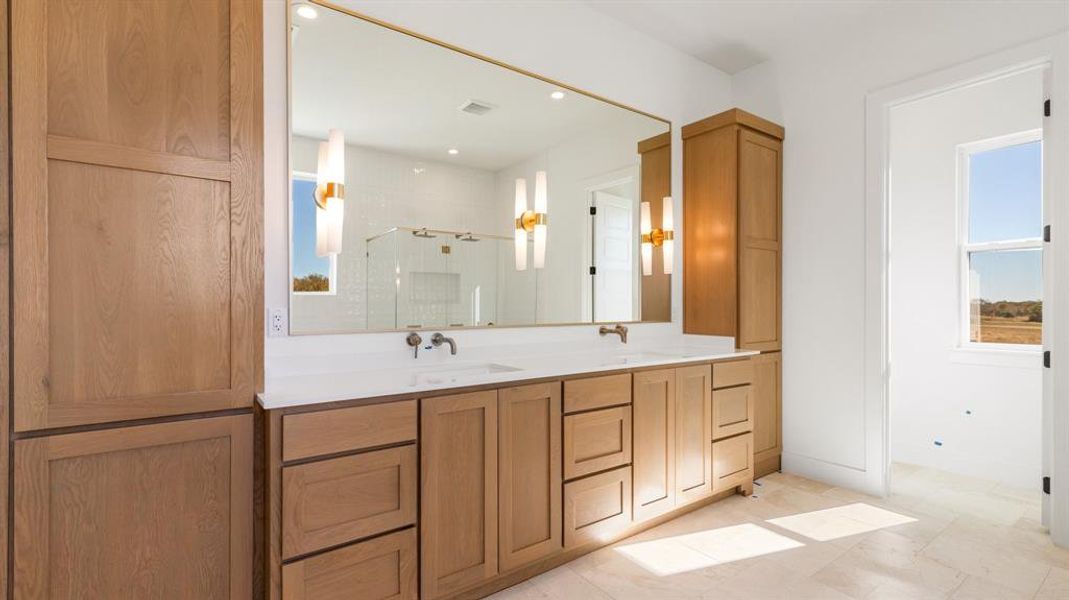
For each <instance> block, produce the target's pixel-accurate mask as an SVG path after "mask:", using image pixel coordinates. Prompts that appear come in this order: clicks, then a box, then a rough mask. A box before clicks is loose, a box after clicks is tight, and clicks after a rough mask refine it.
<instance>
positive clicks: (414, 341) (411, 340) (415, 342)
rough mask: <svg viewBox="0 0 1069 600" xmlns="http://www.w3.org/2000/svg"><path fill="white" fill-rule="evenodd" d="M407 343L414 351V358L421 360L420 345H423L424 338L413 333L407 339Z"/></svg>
mask: <svg viewBox="0 0 1069 600" xmlns="http://www.w3.org/2000/svg"><path fill="white" fill-rule="evenodd" d="M405 343H406V344H408V346H409V347H410V348H412V349H413V352H412V358H419V345H420V344H422V343H423V338H422V337H420V335H419V334H418V333H416V332H415V331H413V332H412V333H410V334H408V336H407V337H405Z"/></svg>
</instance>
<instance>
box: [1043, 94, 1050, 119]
mask: <svg viewBox="0 0 1069 600" xmlns="http://www.w3.org/2000/svg"><path fill="white" fill-rule="evenodd" d="M1043 116H1044V117H1049V116H1050V98H1047V99H1046V100H1044V101H1043Z"/></svg>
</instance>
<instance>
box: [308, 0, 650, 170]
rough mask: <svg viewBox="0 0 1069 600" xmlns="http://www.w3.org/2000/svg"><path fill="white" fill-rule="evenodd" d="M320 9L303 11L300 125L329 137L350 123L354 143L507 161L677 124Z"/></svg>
mask: <svg viewBox="0 0 1069 600" xmlns="http://www.w3.org/2000/svg"><path fill="white" fill-rule="evenodd" d="M318 13H319V16H318V18H316V19H314V20H308V19H303V18H301V17H297V16H294V24H295V25H297V27H298V29H297V31H296V34H295V37H294V40H293V62H292V97H293V103H292V126H293V131H294V133H295V134H298V135H304V136H308V137H313V138H319V139H324V138H325V137H326V134H327V130H328V129H330V128H341V129H342V130H343V131H344V132H345V136H346V143H348V144H353V145H358V146H365V147H369V148H376V149H379V150H383V151H387V152H393V153H396V154H403V155H406V156H411V157H415V158H421V159H425V160H434V161H449V162H451V163H455V164H459V165H464V166H469V167H475V168H480V169H487V170H491V171H497V170H500V169H502V168H505V167H507V166H510V165H513V164H517V163H519V162H522V161H524V160H526V159H529V158H531V157H532V156H535V155H537V154H539V153H541V152H544V151H545V150H546V149H548V148H550V147H552V146H555V145H557V144H559V143H561V142H563V141H564V140H567V139H569V138H572V137H576V136H579V135H582V134H584V133H586V132H589V131H593V130H597V129H601V130H604V129H608V128H614V127H629V128H631V130H635V131H640V132H650V133H648V135H649V136H652V135H656V134H657V133H660V132H662V131H667V129H668V128H667V125H665V124H663V123H661V122H659V121H655V120H653V119H650V118H648V117H645V116H643V115H639V114H637V113H634V112H632V111H629V110H625V109H622V108H619V107H616V106H614V105H610V104H607V103H604V102H601V101H599V100H595V99H593V98H590V97H587V96H584V95H582V94H579V93H575V92H570V91H569V92H567V93H566V95H565V97H564V98H563V99H562V100H553V99H551V98H550V93H551V92H553V91H555V90H557V88H556V86H553V85H550V84H549V83H546V82H544V81H541V80H539V79H535V78H532V77H528V76H525V75H521V74H519V73H516V72H513V71H511V70H508V69H504V68H502V67H499V66H497V65H493V64H490V63H486V62H483V61H480V60H476V59H473V58H471V57H469V56H467V55H464V54H460V53H458V52H454V51H452V50H448V49H445V48H442V47H439V46H437V45H434V44H431V43H428V42H425V41H423V40H419V39H416V38H413V37H410V36H408V35H405V34H401V33H398V32H395V31H392V30H389V29H386V28H384V27H381V26H378V25H374V24H371V23H368V22H365V21H363V20H360V19H357V18H354V17H351V16H349V15H345V14H343V13H338V12H334V11H331V10H329V9H326V8H322V7H321V8H319V9H318ZM468 100H478V101H481V102H485V103H489V104H492V105H494V106H495V108H494V109H493V110H492V111H490V112H489V113H487V114H485V115H482V116H475V115H471V114H467V113H464V112H461V111H460V110H459V107H460V106H461V105H463V104H465V103H466V102H467V101H468ZM638 139H641V138H637V139H636V142H637V141H638ZM449 148H457V149H458V150H459V154H457V155H455V156H451V155H449V154H447V150H448V149H449Z"/></svg>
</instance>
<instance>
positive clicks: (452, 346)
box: [431, 332, 457, 356]
mask: <svg viewBox="0 0 1069 600" xmlns="http://www.w3.org/2000/svg"><path fill="white" fill-rule="evenodd" d="M442 344H449V354H452V355H454V356H456V353H457V342H456V340H454V339H453V338H451V337H445V336H444V335H442V334H441V332H438V333H436V334H434V335H432V336H431V345H433V346H434V347H435V348H437V347H439V346H441V345H442Z"/></svg>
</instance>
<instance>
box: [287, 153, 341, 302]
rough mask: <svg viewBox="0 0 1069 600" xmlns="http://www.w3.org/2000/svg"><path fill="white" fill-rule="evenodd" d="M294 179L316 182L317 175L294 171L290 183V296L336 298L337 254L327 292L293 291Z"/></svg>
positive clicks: (328, 278)
mask: <svg viewBox="0 0 1069 600" xmlns="http://www.w3.org/2000/svg"><path fill="white" fill-rule="evenodd" d="M293 179H297V180H301V181H315V180H316V174H315V173H308V172H306V171H294V172H293V178H292V179H291V180H290V183H289V190H288V193H289V196H290V218H289V225H290V237H289V241H290V246H291V251H290V276H289V286H290V294H293V295H294V296H336V295H337V294H338V255H337V254H331V255H330V273H329V274H328V275H327V291H325V292H298V291H296V290H294V289H293V251H292V245H293V213H294V211H293V202H294V198H293ZM309 200H310V199H309Z"/></svg>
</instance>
